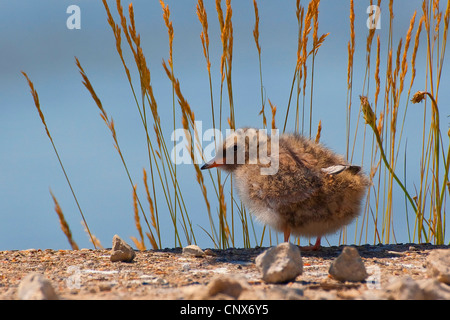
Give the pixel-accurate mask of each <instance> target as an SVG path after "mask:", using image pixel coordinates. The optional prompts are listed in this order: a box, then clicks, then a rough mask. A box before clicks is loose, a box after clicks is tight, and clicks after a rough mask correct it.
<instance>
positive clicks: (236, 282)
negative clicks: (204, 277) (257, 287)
mask: <svg viewBox="0 0 450 320" xmlns="http://www.w3.org/2000/svg"><path fill="white" fill-rule="evenodd" d="M245 290H251V288H250V286H249V285H248V283H247V282H246V281H245V280H244V279H241V278H239V277H232V276H223V275H221V276H216V277H215V278H213V279H212V280H211V281H210V282H209V283H208V285H206V286H200V287H197V288H195V289H194V290H193V291H192V292H191V293H190V294H189V295H188V298H189V299H193V300H210V299H221V300H229V299H238V298H239V296H240V295H241V294H242V292H243V291H245Z"/></svg>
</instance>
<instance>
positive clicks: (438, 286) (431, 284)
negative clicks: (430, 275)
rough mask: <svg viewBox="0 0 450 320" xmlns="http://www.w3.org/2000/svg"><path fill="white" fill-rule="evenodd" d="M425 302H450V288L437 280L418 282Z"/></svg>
mask: <svg viewBox="0 0 450 320" xmlns="http://www.w3.org/2000/svg"><path fill="white" fill-rule="evenodd" d="M417 282H418V284H419V287H420V289H421V290H422V293H423V296H424V299H425V300H450V286H448V285H446V284H444V283H442V282H441V281H439V280H437V279H424V280H419V281H417Z"/></svg>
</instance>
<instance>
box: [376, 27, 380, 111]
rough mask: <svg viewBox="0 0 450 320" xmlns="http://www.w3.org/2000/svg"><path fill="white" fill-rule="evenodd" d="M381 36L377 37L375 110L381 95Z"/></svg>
mask: <svg viewBox="0 0 450 320" xmlns="http://www.w3.org/2000/svg"><path fill="white" fill-rule="evenodd" d="M380 50H381V49H380V36H379V35H378V36H377V62H376V66H375V85H376V89H375V108H376V106H377V105H378V95H379V94H380Z"/></svg>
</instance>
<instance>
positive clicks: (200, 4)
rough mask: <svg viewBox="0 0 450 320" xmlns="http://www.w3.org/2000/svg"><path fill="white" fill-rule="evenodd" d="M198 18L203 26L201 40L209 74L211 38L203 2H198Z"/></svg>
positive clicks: (199, 0) (200, 0) (201, 0)
mask: <svg viewBox="0 0 450 320" xmlns="http://www.w3.org/2000/svg"><path fill="white" fill-rule="evenodd" d="M197 16H198V20H199V21H200V23H201V25H202V29H203V30H202V32H201V34H200V39H201V41H202V46H203V54H204V56H205V59H206V68H207V70H208V73H210V72H211V61H210V60H209V36H208V16H207V14H206V10H205V6H204V4H203V0H198V4H197Z"/></svg>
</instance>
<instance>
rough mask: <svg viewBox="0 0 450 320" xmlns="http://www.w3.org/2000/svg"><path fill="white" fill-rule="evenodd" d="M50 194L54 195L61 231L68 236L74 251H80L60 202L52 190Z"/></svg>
mask: <svg viewBox="0 0 450 320" xmlns="http://www.w3.org/2000/svg"><path fill="white" fill-rule="evenodd" d="M50 194H51V195H52V198H53V202H54V203H55V211H56V214H57V215H58V218H59V224H60V226H61V230H62V231H63V232H64V234H65V235H66V238H67V240H68V241H69V244H70V247H71V248H72V250H78V245H77V244H76V242H75V240H73V238H72V232H71V231H70V228H69V224H68V223H67V221H66V218H65V217H64V214H63V212H62V210H61V207H60V205H59V203H58V200H56V197H55V195H54V194H53V192H52V190H50Z"/></svg>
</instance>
